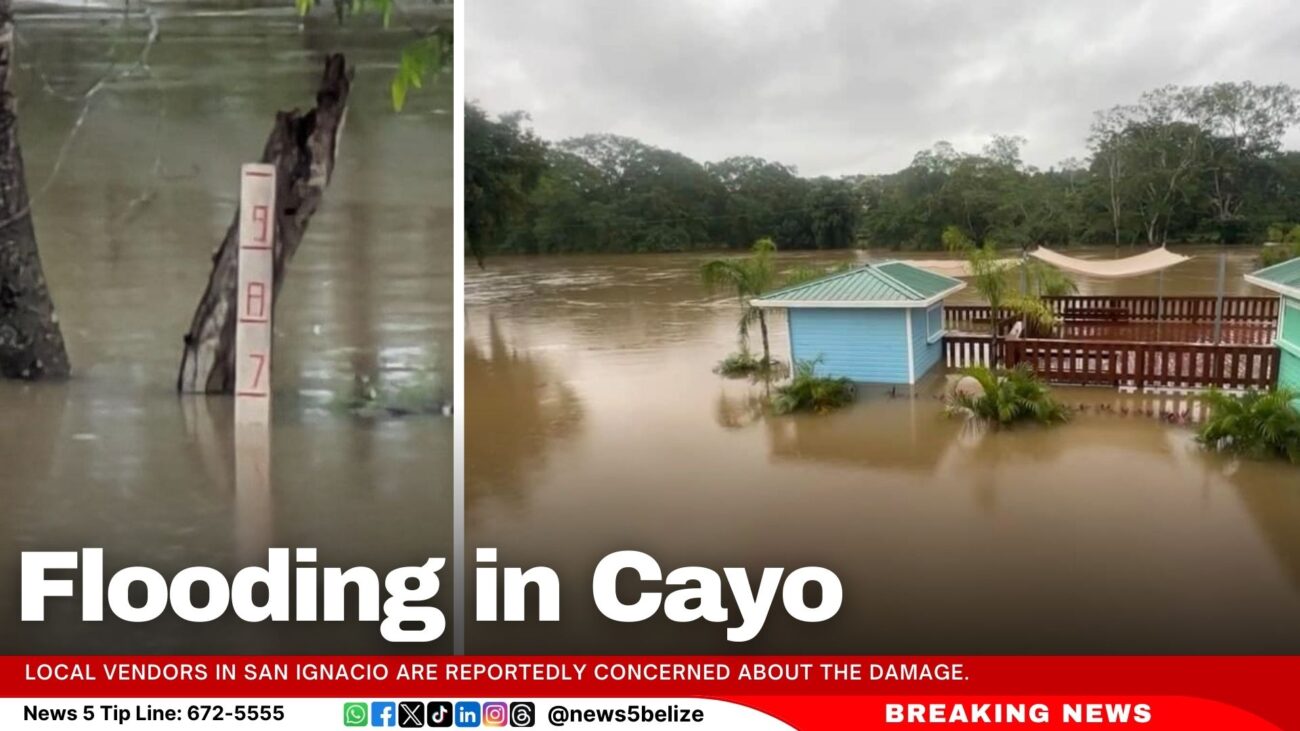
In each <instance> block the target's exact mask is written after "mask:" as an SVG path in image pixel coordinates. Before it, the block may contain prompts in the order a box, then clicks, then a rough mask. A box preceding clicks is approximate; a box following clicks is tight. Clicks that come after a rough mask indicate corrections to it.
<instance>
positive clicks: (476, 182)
mask: <svg viewBox="0 0 1300 731" xmlns="http://www.w3.org/2000/svg"><path fill="white" fill-rule="evenodd" d="M527 119H528V116H527V115H526V114H524V113H522V112H516V113H514V114H506V115H502V116H501V117H500V118H498V119H495V120H494V119H491V118H489V117H488V115H487V113H486V112H484V111H483V110H482V109H481V108H480V107H479V106H478V105H476V104H467V105H466V106H465V244H466V246H468V247H469V250H470V253H471V254H473V255H474V257H475V258H476V259H478V262H479V264H480V265H481V264H482V263H483V257H484V255H485V253H486V251H487V247H488V245H489V243H490V242H492V241H494V240H496V239H497V237H498V236H501V235H502V234H503V229H504V228H505V227H506V226H507V225H508V224H510V223H511V222H512V221H513V220H515V219H516V218H518V217H520V216H521V215H522V213H523V212H524V211H525V208H526V205H527V201H528V194H529V193H530V192H531V191H532V190H533V189H534V188H535V187H537V183H538V181H539V180H540V179H541V176H542V172H543V171H544V170H545V169H546V145H545V143H543V142H542V141H541V140H539V139H538V138H537V136H536V135H534V134H533V132H532V130H529V129H526V128H524V126H523V123H524V121H525V120H527Z"/></svg>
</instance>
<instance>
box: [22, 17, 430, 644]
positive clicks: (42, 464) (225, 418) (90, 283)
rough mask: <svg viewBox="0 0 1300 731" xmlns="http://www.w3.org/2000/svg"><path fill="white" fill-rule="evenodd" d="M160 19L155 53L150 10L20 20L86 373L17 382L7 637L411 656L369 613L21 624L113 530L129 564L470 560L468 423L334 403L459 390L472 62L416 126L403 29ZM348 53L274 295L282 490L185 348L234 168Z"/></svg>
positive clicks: (277, 473) (44, 220)
mask: <svg viewBox="0 0 1300 731" xmlns="http://www.w3.org/2000/svg"><path fill="white" fill-rule="evenodd" d="M77 5H80V3H77ZM132 6H133V7H135V6H136V4H134V3H133V4H132ZM152 7H153V13H154V19H155V20H156V22H157V28H158V34H157V39H156V41H155V42H154V43H153V45H152V47H151V48H149V50H148V53H147V54H142V53H141V51H142V50H143V48H144V45H145V44H146V42H147V41H146V39H147V37H148V35H149V33H150V27H151V23H150V20H149V18H147V17H145V16H143V15H140V14H132V15H130V16H126V17H124V16H123V15H122V14H121V13H115V12H81V11H79V12H75V13H73V12H64V11H60V10H58V9H57V8H50V7H46V6H42V5H34V6H33V5H28V6H26V10H25V12H23V13H21V14H20V16H19V18H18V21H17V27H18V33H19V36H20V41H19V46H18V49H19V54H20V62H21V67H20V69H19V72H18V74H17V77H16V82H17V85H18V89H19V100H20V133H21V138H22V142H23V144H24V148H25V153H26V161H27V173H28V181H29V185H30V187H31V189H32V192H33V194H34V195H35V202H34V214H35V223H36V230H37V235H38V238H39V241H40V245H41V253H42V256H43V258H44V261H45V267H46V273H47V275H48V278H49V282H50V288H51V290H52V292H53V295H54V298H55V304H56V306H57V308H58V312H59V316H60V320H61V322H62V325H63V331H64V335H65V336H66V338H67V341H68V348H69V352H70V356H71V359H72V362H73V367H74V369H75V377H74V379H73V380H72V381H71V382H70V383H67V384H65V385H31V386H25V385H19V384H15V383H3V382H0V500H3V503H4V510H3V511H0V549H2V550H0V561H3V566H4V568H3V577H4V579H3V581H4V583H3V587H2V588H0V616H3V617H4V618H5V619H4V621H3V623H0V642H2V645H3V648H4V650H5V651H6V652H15V651H20V652H34V651H49V650H75V651H77V652H94V651H133V652H137V651H148V650H158V651H194V650H209V651H217V650H229V651H236V650H252V651H259V652H277V651H313V652H330V651H353V650H366V651H385V652H393V651H401V650H402V649H404V648H402V647H397V646H393V645H388V644H386V643H383V642H382V641H381V639H380V637H379V633H378V628H377V626H376V625H374V624H367V625H360V626H356V625H350V626H335V625H331V626H322V625H316V626H306V627H296V628H284V627H270V626H265V627H257V626H228V625H220V626H217V625H205V626H185V627H181V626H178V625H176V624H172V623H169V622H167V621H165V620H160V622H159V623H153V624H148V625H140V626H128V625H121V624H110V625H108V626H96V625H88V624H82V623H80V622H79V621H76V617H75V616H74V614H75V613H74V612H72V611H71V609H72V607H70V606H65V607H62V608H59V609H57V610H55V615H56V624H55V625H54V626H52V627H50V626H46V627H43V628H40V630H39V631H37V630H33V629H32V627H30V626H27V627H20V626H18V624H17V622H16V618H17V616H18V591H17V585H16V584H17V577H18V555H19V551H20V550H22V549H56V548H58V549H67V548H76V547H81V546H103V547H104V548H105V550H106V553H107V557H108V559H107V561H108V563H109V564H110V566H121V565H129V564H133V563H145V564H147V565H150V566H154V567H156V568H159V569H160V570H164V571H165V572H167V573H170V572H171V571H174V570H175V569H177V568H179V567H181V566H186V565H191V564H207V565H215V566H218V567H223V568H226V567H230V568H233V567H236V566H241V565H245V564H246V563H247V562H248V561H250V560H253V559H250V558H248V557H249V556H253V557H256V556H258V555H260V556H261V560H262V561H265V548H266V546H268V545H280V546H284V545H288V546H318V547H320V563H322V564H328V565H338V566H351V565H356V564H368V565H371V566H374V567H376V568H379V569H381V570H382V569H383V568H384V567H389V566H395V565H403V564H407V563H410V562H422V560H423V557H426V556H430V555H446V552H447V551H448V550H449V548H448V543H449V530H450V528H449V526H450V519H449V514H450V502H451V497H450V489H451V488H450V478H451V423H450V419H447V418H444V417H442V416H440V415H428V416H414V417H409V418H383V417H376V418H363V417H357V416H353V415H350V414H348V413H343V412H341V411H340V410H339V409H337V408H336V407H335V405H334V404H335V402H336V400H337V399H339V398H342V397H346V396H348V395H350V394H351V393H352V392H353V391H354V389H355V388H356V387H357V386H356V384H357V383H358V381H359V380H360V379H370V380H369V381H368V382H369V383H377V384H378V387H379V388H380V389H381V390H382V389H390V390H391V389H398V388H402V387H404V386H406V387H410V388H413V389H415V390H416V391H418V392H420V393H422V394H423V395H424V396H425V397H426V399H427V400H428V401H430V402H436V401H437V400H440V399H443V398H447V397H449V394H450V380H449V379H450V374H451V362H450V353H451V313H450V306H451V299H452V294H451V287H452V264H451V261H452V256H451V251H452V249H451V237H452V214H451V198H452V187H451V170H452V167H451V159H452V151H451V115H450V114H449V110H450V104H451V84H450V78H449V77H448V78H445V79H439V80H438V81H437V82H436V83H434V84H433V85H431V88H430V89H429V90H427V91H426V92H422V93H420V94H416V95H412V97H411V101H410V104H409V105H408V108H407V110H406V111H405V112H404V113H403V114H401V115H397V114H394V113H393V112H392V111H391V109H390V106H389V101H388V80H389V78H390V75H391V73H392V69H393V67H394V65H395V63H396V59H397V57H398V53H399V49H400V48H401V46H402V45H403V43H405V42H406V40H407V39H408V35H407V32H405V31H403V30H402V29H401V28H398V29H395V30H392V31H387V32H385V31H382V30H381V29H379V28H377V27H374V26H373V25H372V24H367V23H359V22H351V23H349V24H348V25H346V26H344V27H337V26H336V24H335V23H333V22H332V21H331V20H327V19H326V18H324V17H322V18H320V19H318V20H316V21H313V22H310V23H307V24H306V25H305V26H302V25H300V23H299V21H298V19H297V18H296V16H295V15H294V13H293V12H292V3H265V4H262V5H260V6H259V5H258V4H257V3H247V4H244V7H245V8H246V9H244V10H239V11H227V10H221V9H219V8H216V7H208V6H205V5H202V4H193V3H189V4H184V5H181V4H174V5H173V4H166V3H164V4H161V5H154V6H152ZM447 12H448V13H449V12H450V6H447ZM410 20H411V22H430V21H431V20H432V19H431V18H414V19H410ZM332 51H342V52H344V53H346V54H347V55H348V58H349V60H350V61H351V62H352V63H353V64H355V65H356V67H357V70H356V80H355V84H354V93H353V99H352V103H351V108H350V112H349V117H348V122H347V126H346V129H345V131H344V135H343V140H342V145H341V148H340V151H339V158H338V164H337V167H336V170H335V174H334V180H333V183H332V185H331V187H330V189H329V191H328V193H327V194H326V199H325V203H324V205H323V207H322V209H321V210H320V211H319V212H318V213H317V215H316V217H315V219H314V220H313V221H312V224H311V228H310V231H309V233H308V235H307V237H306V239H305V240H304V241H303V244H302V247H301V249H300V250H299V253H298V256H297V258H296V259H295V261H294V262H293V265H292V267H291V270H290V272H289V275H288V279H287V283H286V287H285V289H284V290H283V293H282V297H281V299H280V303H279V310H278V317H279V320H278V322H277V326H276V335H275V338H276V339H275V348H276V350H275V358H276V363H275V371H274V388H275V406H274V428H273V430H272V434H271V445H270V455H271V460H270V461H271V466H270V479H269V480H268V481H265V482H261V483H259V482H258V481H256V480H254V481H252V482H251V483H250V482H249V481H248V480H244V481H237V480H236V470H235V464H234V449H233V438H232V430H231V403H230V402H229V401H228V400H226V399H221V398H178V397H177V396H176V394H175V393H174V384H175V380H176V369H177V365H178V363H179V358H180V345H181V342H180V338H181V334H182V333H183V332H184V331H185V329H186V326H187V325H188V322H189V318H190V316H191V314H192V312H193V308H194V305H195V303H196V302H197V301H198V297H199V295H200V293H201V292H202V289H203V286H204V283H205V281H206V277H207V272H208V267H209V263H208V257H209V255H210V253H211V251H212V250H213V248H214V247H215V246H216V244H217V243H218V242H219V241H220V240H221V237H222V234H223V233H224V231H225V229H226V226H227V225H228V224H229V222H230V219H231V216H232V215H233V210H234V206H235V205H236V202H237V194H238V193H237V172H238V167H239V164H240V163H242V162H245V161H249V160H253V159H256V157H257V156H258V155H259V154H260V151H261V147H262V144H263V141H264V140H265V137H266V134H267V132H268V131H269V129H270V126H271V122H272V120H273V118H274V113H275V111H276V110H277V109H279V108H289V107H292V106H299V107H306V106H309V105H310V104H311V103H312V94H313V92H314V90H315V82H316V80H317V78H318V76H319V73H320V68H321V65H322V60H323V54H325V53H328V52H332ZM96 89H97V90H96ZM91 90H96V91H93V92H92V93H91V94H90V95H89V96H88V97H87V96H86V93H87V92H88V91H91ZM444 598H445V597H444ZM65 604H67V603H66V602H65ZM51 606H52V608H53V607H54V605H53V604H51ZM441 647H442V646H441V645H439V646H437V647H419V648H410V649H412V650H419V651H436V650H438V649H440V648H441ZM443 649H445V648H443Z"/></svg>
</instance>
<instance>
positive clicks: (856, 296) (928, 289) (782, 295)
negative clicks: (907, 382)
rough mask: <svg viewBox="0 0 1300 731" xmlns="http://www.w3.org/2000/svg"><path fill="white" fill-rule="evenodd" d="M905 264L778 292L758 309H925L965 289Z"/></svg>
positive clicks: (866, 268)
mask: <svg viewBox="0 0 1300 731" xmlns="http://www.w3.org/2000/svg"><path fill="white" fill-rule="evenodd" d="M965 286H966V283H965V282H963V281H961V280H960V279H954V278H952V277H945V276H943V275H942V274H935V273H934V272H932V271H929V270H926V269H922V268H921V267H918V266H915V265H913V264H908V263H907V262H905V261H888V262H884V263H881V264H866V265H864V266H861V267H858V268H857V269H850V270H849V271H847V272H840V273H838V274H832V275H829V276H826V277H822V278H821V279H814V280H812V281H811V282H804V283H803V284H797V285H795V286H793V287H786V288H785V289H781V290H777V291H775V292H771V293H768V294H765V295H763V296H761V297H758V298H756V299H754V300H753V301H752V302H751V304H753V305H754V306H756V307H925V306H928V305H931V304H933V303H935V302H938V301H939V300H941V299H943V298H944V297H946V296H948V295H950V294H952V293H953V292H956V291H957V290H959V289H961V288H962V287H965Z"/></svg>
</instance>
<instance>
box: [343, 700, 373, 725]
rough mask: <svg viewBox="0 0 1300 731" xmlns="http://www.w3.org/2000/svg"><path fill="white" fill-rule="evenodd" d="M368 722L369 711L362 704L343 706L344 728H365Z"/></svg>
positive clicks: (345, 704)
mask: <svg viewBox="0 0 1300 731" xmlns="http://www.w3.org/2000/svg"><path fill="white" fill-rule="evenodd" d="M369 722H370V713H369V709H368V708H367V707H366V704H364V703H344V704H343V725H344V726H367V725H369Z"/></svg>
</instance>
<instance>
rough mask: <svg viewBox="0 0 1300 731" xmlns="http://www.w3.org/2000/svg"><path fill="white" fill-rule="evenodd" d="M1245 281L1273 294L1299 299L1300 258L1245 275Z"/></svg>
mask: <svg viewBox="0 0 1300 731" xmlns="http://www.w3.org/2000/svg"><path fill="white" fill-rule="evenodd" d="M1246 281H1248V282H1250V283H1251V284H1255V285H1259V286H1260V287H1263V288H1265V289H1271V290H1273V291H1274V292H1280V293H1282V294H1286V295H1290V296H1292V297H1300V258H1297V259H1291V260H1290V261H1284V262H1282V263H1281V264H1274V265H1273V266H1271V267H1268V268H1266V269H1260V270H1259V271H1257V272H1255V273H1254V274H1247V275H1246Z"/></svg>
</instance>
